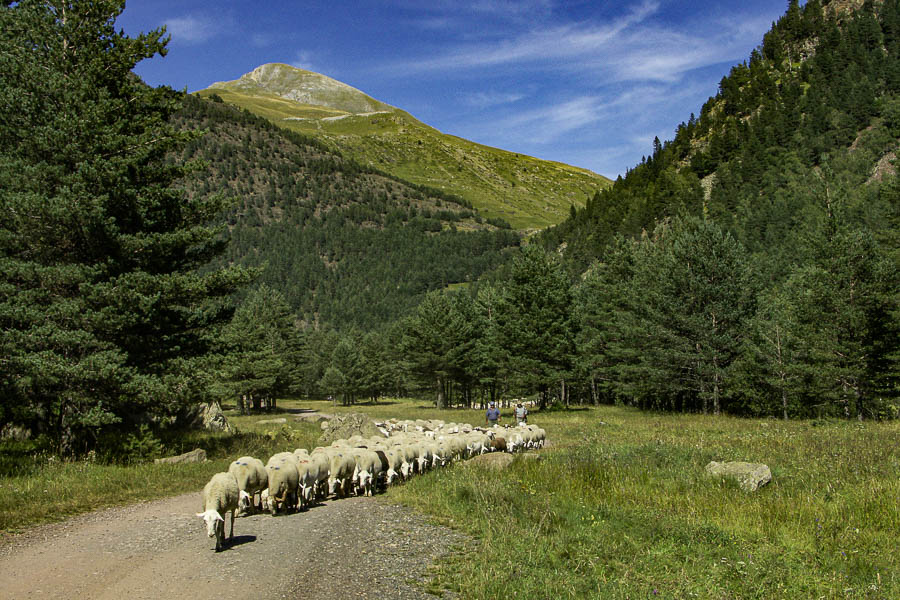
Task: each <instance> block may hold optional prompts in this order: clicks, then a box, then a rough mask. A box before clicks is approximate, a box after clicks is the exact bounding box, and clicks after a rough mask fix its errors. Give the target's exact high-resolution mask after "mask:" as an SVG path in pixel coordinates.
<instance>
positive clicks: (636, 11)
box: [401, 1, 659, 72]
mask: <svg viewBox="0 0 900 600" xmlns="http://www.w3.org/2000/svg"><path fill="white" fill-rule="evenodd" d="M658 8H659V4H658V3H657V2H651V1H645V2H643V3H641V4H639V5H637V6H636V7H634V8H633V9H632V10H631V11H629V12H628V13H627V14H626V15H624V16H623V17H620V18H619V19H617V20H615V21H613V23H611V24H608V25H580V24H563V25H556V26H549V27H542V28H541V29H539V30H532V31H529V32H526V33H524V34H520V35H517V36H511V37H510V38H508V39H504V40H501V41H499V42H495V43H475V44H470V45H465V46H461V47H458V48H456V49H455V50H451V51H450V52H448V53H446V54H443V55H440V56H435V57H433V58H430V59H427V58H426V59H424V60H423V59H417V60H416V61H414V62H412V63H408V64H406V65H405V66H403V68H402V69H401V70H405V71H407V72H422V71H429V70H460V69H472V68H479V67H493V66H498V65H508V64H513V63H522V62H535V61H537V62H545V61H548V60H549V61H554V60H556V61H558V60H559V59H565V58H575V57H579V56H584V55H586V54H591V53H595V52H597V51H601V50H603V49H605V48H607V47H609V45H610V44H611V42H612V41H613V40H614V39H615V38H616V37H617V36H618V35H620V34H621V33H622V32H623V31H624V30H626V29H627V28H629V27H631V26H633V25H635V24H637V23H640V22H641V21H643V20H644V19H646V18H647V17H648V16H650V15H651V14H653V13H654V12H655V11H656V10H657V9H658Z"/></svg>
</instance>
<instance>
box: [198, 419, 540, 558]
mask: <svg viewBox="0 0 900 600" xmlns="http://www.w3.org/2000/svg"><path fill="white" fill-rule="evenodd" d="M378 425H379V430H380V431H381V432H382V433H384V436H383V437H382V436H375V437H371V438H368V439H366V438H363V437H361V436H353V437H351V438H350V439H347V440H343V439H342V440H337V441H335V442H333V443H332V444H331V446H329V447H324V448H323V447H318V448H315V449H314V450H313V451H312V452H307V451H306V450H305V449H303V448H298V449H296V450H294V451H293V452H279V453H278V454H275V455H274V456H272V457H271V458H270V459H269V462H268V463H266V464H265V465H263V463H262V461H261V460H259V459H257V458H253V457H251V456H243V457H241V458H239V459H237V460H236V461H234V462H232V463H231V465H230V466H229V467H228V472H227V473H217V474H215V475H213V477H212V479H210V480H209V483H207V484H206V487H204V488H203V512H201V513H197V516H198V517H200V518H202V519H203V520H204V521H205V522H206V531H207V533H208V534H209V537H215V538H216V551H217V552H218V551H220V550H222V549H223V548H224V546H225V518H224V516H223V515H225V514H226V513H228V512H230V513H231V533H230V534H229V538H231V537H233V536H234V516H235V512H236V511H237V510H238V509H240V510H241V511H242V512H243V511H250V510H252V509H253V508H258V509H259V510H263V509H264V508H268V510H270V511H271V513H272V515H275V514H276V513H278V512H279V511H289V510H295V509H298V508H302V507H306V506H309V505H311V504H313V503H315V502H317V501H320V500H323V499H325V498H327V497H328V496H329V495H331V494H335V495H336V496H337V497H341V498H343V497H346V496H347V495H349V494H351V493H355V494H358V495H369V496H371V495H373V494H374V493H375V492H376V491H377V490H379V489H383V488H384V487H385V486H388V485H393V484H394V483H397V482H399V481H402V480H405V479H408V478H409V477H411V476H412V475H413V474H414V473H424V472H425V471H427V470H428V469H431V468H435V467H443V466H446V465H448V464H450V463H452V462H453V461H457V460H462V459H466V458H470V457H473V456H477V455H480V454H484V453H486V452H494V451H500V452H516V451H520V450H525V449H529V448H540V447H543V445H544V438H545V436H546V433H545V431H544V430H543V429H541V428H540V427H536V426H534V425H525V424H519V425H518V426H517V427H499V426H496V425H495V426H494V427H490V428H487V427H473V426H472V425H469V424H458V423H444V422H443V421H439V420H433V421H425V420H417V421H397V420H394V419H392V420H390V421H387V422H385V423H379V424H378Z"/></svg>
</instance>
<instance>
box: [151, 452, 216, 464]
mask: <svg viewBox="0 0 900 600" xmlns="http://www.w3.org/2000/svg"><path fill="white" fill-rule="evenodd" d="M153 462H154V463H156V464H169V465H177V464H182V463H195V462H206V450H204V449H203V448H197V449H195V450H191V451H190V452H185V453H184V454H179V455H178V456H167V457H166V458H157V459H156V460H154V461H153Z"/></svg>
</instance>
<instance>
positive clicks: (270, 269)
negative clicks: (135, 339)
mask: <svg viewBox="0 0 900 600" xmlns="http://www.w3.org/2000/svg"><path fill="white" fill-rule="evenodd" d="M184 102H185V107H184V109H183V110H182V111H181V113H180V114H179V122H180V123H181V125H182V126H183V127H185V128H202V129H204V130H206V134H205V135H203V136H202V137H200V138H199V139H197V140H195V141H193V142H192V143H191V144H189V145H188V146H187V148H186V150H185V152H184V154H183V156H182V158H186V159H201V160H202V161H204V162H205V163H206V168H204V169H201V170H198V171H197V172H195V173H194V174H192V176H191V177H190V178H187V179H186V180H184V185H185V186H186V187H187V188H188V189H189V191H190V192H191V193H192V194H199V195H201V196H206V195H209V194H213V193H224V194H226V195H227V196H231V197H233V198H234V199H235V204H234V206H233V208H232V209H231V210H230V211H229V212H228V214H227V215H226V216H225V219H226V221H227V225H228V238H229V245H228V250H227V252H226V254H225V256H224V259H223V260H224V261H227V262H234V263H239V264H243V265H247V266H254V267H263V270H262V274H261V277H260V281H261V282H262V283H265V284H268V285H270V286H271V287H273V288H275V289H277V290H279V291H281V292H282V293H283V294H284V296H285V298H286V299H287V301H288V302H289V304H290V305H291V307H292V308H293V309H294V310H296V311H297V313H298V315H299V317H300V318H301V320H303V321H305V322H306V323H313V324H321V323H328V324H330V325H332V326H336V327H340V328H348V327H354V326H355V327H360V328H362V329H371V328H375V327H377V326H380V325H382V324H385V323H387V322H389V321H391V320H393V319H396V318H397V317H398V316H400V315H402V314H404V312H405V311H406V310H408V309H409V308H410V307H411V306H415V304H416V303H417V301H418V300H419V299H420V298H421V297H422V295H424V293H425V292H427V291H429V290H432V289H435V288H440V287H444V286H446V285H448V284H451V283H458V282H465V281H472V280H475V279H477V278H478V277H479V276H480V275H481V274H482V273H484V272H485V271H486V270H489V269H492V268H494V267H496V266H497V265H498V264H500V262H502V261H503V260H504V258H503V253H502V251H503V249H505V248H508V247H511V246H516V245H518V243H519V237H518V235H517V234H516V233H515V232H513V231H511V230H510V229H509V226H508V225H507V224H506V223H504V222H502V221H499V220H494V219H491V220H490V222H487V221H485V220H483V219H482V218H481V217H480V216H479V215H478V214H477V212H476V211H474V210H473V209H472V208H471V205H469V204H468V202H466V201H465V200H462V199H459V198H456V197H452V196H449V195H445V194H443V193H441V192H439V191H435V190H429V189H425V188H420V187H417V186H414V185H411V184H408V183H405V182H402V181H400V180H397V179H396V178H394V177H391V176H389V175H386V174H383V173H380V172H377V171H375V170H373V169H371V168H363V167H360V166H359V165H358V164H357V163H355V162H353V161H352V160H347V159H345V158H343V157H341V156H340V155H338V154H335V153H334V152H333V151H331V150H329V149H327V148H326V147H325V146H324V145H323V144H321V143H319V142H317V141H315V140H314V139H311V138H308V137H305V136H302V135H298V134H294V133H291V132H288V131H284V130H281V129H279V128H277V127H275V126H273V125H271V124H270V123H268V122H267V121H265V120H263V119H261V118H259V117H256V116H254V115H251V114H249V113H247V112H246V111H241V110H239V109H236V108H234V107H232V106H229V105H225V104H222V103H216V102H212V101H208V100H202V99H199V98H196V97H193V96H188V97H186V98H185V99H184Z"/></svg>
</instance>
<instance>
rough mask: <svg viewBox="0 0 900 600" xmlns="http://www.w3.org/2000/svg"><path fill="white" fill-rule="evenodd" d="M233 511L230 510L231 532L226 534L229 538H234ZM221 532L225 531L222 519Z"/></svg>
mask: <svg viewBox="0 0 900 600" xmlns="http://www.w3.org/2000/svg"><path fill="white" fill-rule="evenodd" d="M234 512H235V511H231V533H230V534H228V539H229V540H230V539H233V538H234ZM222 533H223V534H224V533H225V522H224V521H223V522H222Z"/></svg>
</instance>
